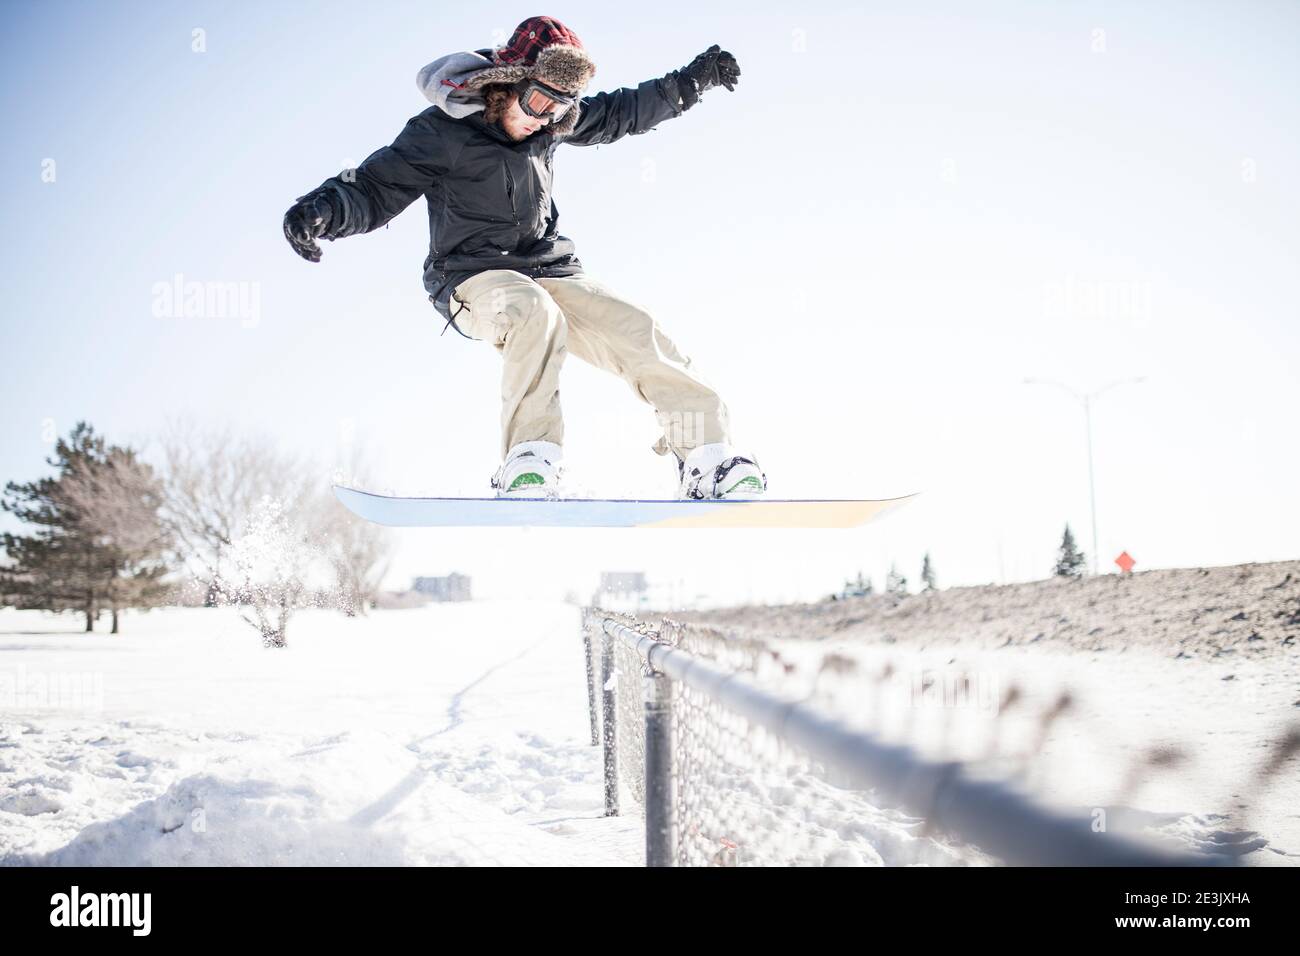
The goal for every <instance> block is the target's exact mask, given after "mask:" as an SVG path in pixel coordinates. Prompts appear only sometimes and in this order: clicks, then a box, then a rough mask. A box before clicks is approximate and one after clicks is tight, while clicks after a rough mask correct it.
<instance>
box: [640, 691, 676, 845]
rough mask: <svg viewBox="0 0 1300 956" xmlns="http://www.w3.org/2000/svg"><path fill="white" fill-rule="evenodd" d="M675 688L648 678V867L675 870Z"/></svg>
mask: <svg viewBox="0 0 1300 956" xmlns="http://www.w3.org/2000/svg"><path fill="white" fill-rule="evenodd" d="M672 695H673V685H672V680H671V679H670V678H669V677H668V676H667V675H666V674H662V673H660V672H658V671H655V670H651V671H650V672H649V673H648V674H647V675H646V677H645V865H646V866H673V865H675V863H676V862H677V861H676V852H675V850H676V848H675V846H674V840H673V837H674V834H675V833H676V827H675V826H674V816H675V810H676V800H675V799H674V793H673V696H672Z"/></svg>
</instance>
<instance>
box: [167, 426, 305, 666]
mask: <svg viewBox="0 0 1300 956" xmlns="http://www.w3.org/2000/svg"><path fill="white" fill-rule="evenodd" d="M161 447H162V454H163V459H164V461H165V464H166V475H167V478H166V483H165V489H166V492H165V495H166V500H165V507H164V512H163V513H164V516H165V518H166V520H167V523H168V525H169V527H170V528H171V529H172V532H173V534H174V536H175V539H176V542H177V547H178V550H179V551H180V553H181V555H182V557H183V559H184V560H185V562H186V563H187V564H188V565H189V567H190V569H191V571H192V572H193V574H194V577H195V579H196V580H197V581H198V583H199V584H200V585H201V586H202V587H203V588H204V593H205V603H206V604H208V605H210V606H211V605H236V606H239V607H240V608H241V614H242V616H243V617H244V619H245V620H247V621H248V622H249V623H250V624H251V625H253V626H254V627H256V628H257V629H258V631H259V632H260V634H261V635H262V641H263V643H264V644H265V645H266V646H268V647H283V646H284V644H285V629H286V627H287V625H288V622H289V618H290V616H291V615H292V613H293V611H294V610H296V609H297V608H298V607H300V606H302V605H303V603H304V601H305V596H306V595H307V593H308V584H307V582H308V579H309V577H310V575H311V573H312V571H313V569H314V566H316V565H319V564H320V563H321V561H322V558H323V551H322V543H321V535H320V529H319V526H318V522H317V510H318V509H317V507H316V505H315V502H316V500H317V498H318V495H319V493H320V492H319V483H320V480H321V479H320V478H319V477H318V476H317V475H316V474H315V470H314V469H313V468H312V467H311V466H310V464H308V463H307V462H304V461H303V460H302V459H300V458H299V457H297V456H295V455H291V454H289V453H286V452H284V451H282V450H280V449H278V448H276V447H275V445H273V444H272V443H271V442H270V441H268V440H267V439H264V438H259V437H249V436H242V435H241V436H236V435H232V434H231V433H230V431H229V430H225V431H211V430H206V431H205V430H199V429H196V428H195V427H193V426H191V425H185V424H173V425H172V426H170V428H169V430H168V432H167V434H166V435H165V437H164V438H163V440H162V442H161Z"/></svg>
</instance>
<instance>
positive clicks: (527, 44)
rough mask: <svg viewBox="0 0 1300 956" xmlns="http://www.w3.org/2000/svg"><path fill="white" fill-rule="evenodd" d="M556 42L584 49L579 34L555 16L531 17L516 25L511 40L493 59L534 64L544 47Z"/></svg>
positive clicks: (505, 62) (524, 64) (528, 64)
mask: <svg viewBox="0 0 1300 956" xmlns="http://www.w3.org/2000/svg"><path fill="white" fill-rule="evenodd" d="M556 44H559V45H561V46H571V47H576V48H577V49H579V50H581V49H583V46H582V41H581V40H580V39H578V34H576V33H574V32H573V31H572V30H570V29H569V28H568V27H566V26H565V25H564V24H563V23H561V22H560V21H559V20H556V19H555V18H554V17H529V18H528V19H527V20H525V21H524V22H523V23H521V24H519V26H517V27H515V32H514V33H513V34H511V36H510V39H509V41H508V42H507V43H506V45H505V46H503V47H500V48H499V49H497V50H496V51H495V52H494V53H493V55H492V59H493V60H495V61H496V62H497V64H498V65H500V66H508V65H513V64H516V63H517V64H520V65H522V66H532V65H533V64H534V63H536V62H537V54H538V53H540V52H541V51H542V49H543V48H545V47H548V46H555V45H556Z"/></svg>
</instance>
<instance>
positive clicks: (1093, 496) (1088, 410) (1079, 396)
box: [1025, 375, 1147, 574]
mask: <svg viewBox="0 0 1300 956" xmlns="http://www.w3.org/2000/svg"><path fill="white" fill-rule="evenodd" d="M1146 380H1147V379H1146V376H1145V375H1142V376H1139V377H1138V378H1125V379H1120V380H1119V381H1117V382H1111V383H1110V384H1109V385H1106V386H1104V387H1102V388H1099V389H1097V390H1096V391H1095V392H1080V391H1077V390H1075V389H1073V388H1070V387H1069V386H1068V385H1062V384H1061V383H1060V382H1053V381H1049V380H1047V379H1041V378H1027V379H1025V384H1026V385H1051V386H1053V387H1054V388H1059V389H1061V391H1063V392H1065V393H1067V394H1068V395H1069V396H1070V397H1071V398H1074V399H1075V400H1076V401H1079V402H1081V403H1082V404H1083V423H1084V428H1085V430H1086V431H1087V438H1088V503H1089V505H1090V506H1091V509H1092V573H1093V574H1096V573H1097V485H1096V482H1095V480H1094V479H1093V474H1092V403H1093V401H1094V400H1096V399H1098V398H1100V397H1101V396H1102V395H1104V394H1106V393H1107V392H1109V391H1110V390H1111V389H1112V388H1118V387H1119V386H1121V385H1137V384H1139V383H1141V382H1145V381H1146Z"/></svg>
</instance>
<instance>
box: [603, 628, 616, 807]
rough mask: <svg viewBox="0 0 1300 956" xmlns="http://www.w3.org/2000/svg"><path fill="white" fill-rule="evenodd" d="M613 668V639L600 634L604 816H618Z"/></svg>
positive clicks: (614, 675)
mask: <svg viewBox="0 0 1300 956" xmlns="http://www.w3.org/2000/svg"><path fill="white" fill-rule="evenodd" d="M616 674H617V672H616V671H615V668H614V638H612V637H610V635H609V634H604V633H602V635H601V640H600V686H601V694H602V701H603V703H604V708H603V713H602V714H601V737H602V739H603V740H604V744H605V816H607V817H616V816H618V712H617V707H618V699H617V696H616V695H617V693H618V688H617V687H616V686H615V681H616V680H617V677H616Z"/></svg>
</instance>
